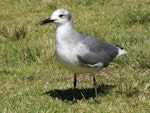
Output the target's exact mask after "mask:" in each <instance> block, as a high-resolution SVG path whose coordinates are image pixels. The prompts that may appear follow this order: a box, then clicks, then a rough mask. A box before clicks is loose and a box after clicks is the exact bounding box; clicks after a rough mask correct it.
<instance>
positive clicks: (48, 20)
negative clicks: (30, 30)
mask: <svg viewBox="0 0 150 113" xmlns="http://www.w3.org/2000/svg"><path fill="white" fill-rule="evenodd" d="M54 21H55V20H51V19H49V18H48V19H45V20H43V21H42V23H41V25H45V24H47V23H51V22H54Z"/></svg>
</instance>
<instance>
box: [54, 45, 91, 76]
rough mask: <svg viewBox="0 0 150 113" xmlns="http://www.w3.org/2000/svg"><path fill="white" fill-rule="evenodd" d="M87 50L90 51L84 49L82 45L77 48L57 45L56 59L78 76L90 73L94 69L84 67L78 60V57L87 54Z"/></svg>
mask: <svg viewBox="0 0 150 113" xmlns="http://www.w3.org/2000/svg"><path fill="white" fill-rule="evenodd" d="M81 48H82V49H81ZM81 50H82V51H81ZM87 50H88V49H87V48H86V47H83V45H82V44H77V45H76V46H75V45H69V44H59V45H58V44H57V45H56V58H57V60H58V61H59V63H60V64H61V65H62V66H64V67H65V68H66V69H68V70H70V71H72V72H74V73H76V74H80V73H90V72H91V70H93V68H87V67H86V68H85V67H82V66H81V65H80V62H79V61H78V58H77V55H82V54H85V53H86V52H87ZM83 51H84V53H83Z"/></svg>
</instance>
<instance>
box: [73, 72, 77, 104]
mask: <svg viewBox="0 0 150 113" xmlns="http://www.w3.org/2000/svg"><path fill="white" fill-rule="evenodd" d="M76 78H77V77H76V74H74V82H73V85H74V89H73V99H72V104H74V103H77V99H76V98H75V92H76V85H77V79H76Z"/></svg>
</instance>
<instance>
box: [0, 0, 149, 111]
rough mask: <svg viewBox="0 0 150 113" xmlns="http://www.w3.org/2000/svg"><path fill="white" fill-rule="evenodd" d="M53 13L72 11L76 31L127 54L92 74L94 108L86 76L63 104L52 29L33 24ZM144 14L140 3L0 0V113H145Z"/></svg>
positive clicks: (66, 90)
mask: <svg viewBox="0 0 150 113" xmlns="http://www.w3.org/2000/svg"><path fill="white" fill-rule="evenodd" d="M57 8H66V9H68V10H69V11H70V12H72V15H73V18H74V27H75V29H76V30H77V31H80V32H82V33H84V34H88V35H92V36H95V37H97V38H99V39H101V40H103V41H108V42H110V43H113V44H118V45H121V46H122V47H124V48H125V49H126V50H127V51H128V54H126V55H123V56H121V57H119V58H117V59H115V60H114V62H113V63H111V64H110V66H109V67H107V68H105V69H102V70H101V72H100V73H99V74H97V75H96V78H97V82H98V85H99V87H98V95H99V99H100V101H101V103H100V104H95V103H94V101H93V97H94V92H93V89H92V87H93V86H92V77H91V76H90V75H89V74H84V75H79V76H78V77H77V80H78V85H77V86H78V90H77V93H76V96H77V98H78V103H77V104H75V105H69V104H68V103H69V101H70V99H71V93H72V87H73V83H72V82H73V73H71V72H69V71H67V70H65V69H64V68H63V67H62V66H60V65H59V64H58V63H57V61H56V59H55V54H54V48H55V25H53V24H49V25H46V26H40V24H39V23H40V22H41V21H42V20H44V19H45V18H47V17H49V16H50V15H51V13H52V12H53V11H54V10H56V9H57ZM149 9H150V2H149V1H148V0H127V1H126V0H93V1H92V0H61V1H60V0H5V1H2V0H0V25H1V26H0V112H1V113H5V112H6V113H27V112H29V113H35V112H40V113H53V112H58V113H62V112H67V113H77V112H79V113H83V112H86V113H91V112H95V113H96V112H97V113H99V112H102V113H103V112H104V113H106V112H109V113H115V112H117V113H120V112H122V113H149V112H150V10H149Z"/></svg>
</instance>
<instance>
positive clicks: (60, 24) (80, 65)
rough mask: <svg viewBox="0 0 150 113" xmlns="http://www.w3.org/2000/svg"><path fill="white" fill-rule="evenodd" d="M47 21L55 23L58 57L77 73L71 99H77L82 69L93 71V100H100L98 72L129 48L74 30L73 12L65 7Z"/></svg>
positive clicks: (56, 11) (60, 61)
mask: <svg viewBox="0 0 150 113" xmlns="http://www.w3.org/2000/svg"><path fill="white" fill-rule="evenodd" d="M48 23H55V24H56V46H55V54H56V59H57V60H58V62H59V63H60V64H61V65H62V66H63V67H64V68H66V69H68V70H69V71H72V72H73V73H74V81H73V85H74V88H73V95H72V103H73V104H74V103H77V99H76V97H75V91H76V85H77V75H79V74H83V73H90V75H91V76H92V77H93V85H94V91H95V97H94V100H95V102H96V103H99V99H98V94H97V81H96V78H95V75H96V74H97V73H99V72H100V70H101V68H105V67H107V66H108V65H109V63H110V62H112V61H113V59H114V58H116V57H118V56H120V55H122V54H126V53H127V51H126V50H125V49H123V48H122V47H120V46H118V45H113V44H110V43H108V42H104V41H102V40H100V39H98V38H96V37H93V36H88V35H85V34H82V33H80V32H77V31H76V30H74V27H73V18H72V15H71V13H70V12H69V11H68V10H66V9H63V8H60V9H57V10H55V11H54V12H53V13H52V14H51V16H50V17H49V18H47V19H44V20H43V21H42V22H41V25H45V24H48Z"/></svg>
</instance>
